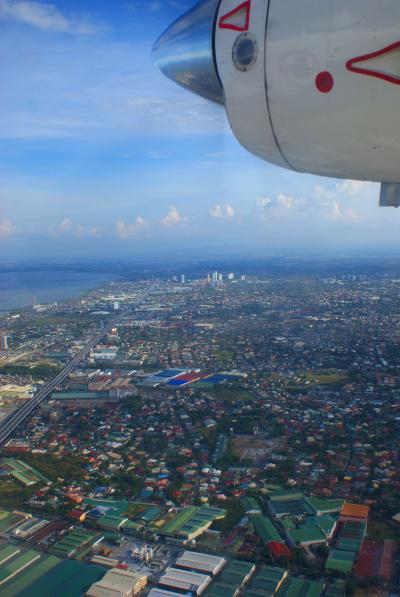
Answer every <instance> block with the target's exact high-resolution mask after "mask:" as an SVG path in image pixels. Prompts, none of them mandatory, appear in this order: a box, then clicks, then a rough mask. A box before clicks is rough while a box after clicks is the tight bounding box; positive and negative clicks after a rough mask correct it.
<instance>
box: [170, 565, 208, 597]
mask: <svg viewBox="0 0 400 597" xmlns="http://www.w3.org/2000/svg"><path fill="white" fill-rule="evenodd" d="M210 582H211V577H210V576H208V575H207V574H199V573H198V572H188V571H187V570H179V569H178V568H167V570H166V571H165V573H164V574H163V575H162V577H161V578H160V580H159V586H160V587H161V588H163V589H167V590H169V589H170V590H172V591H177V592H180V591H181V592H190V594H193V595H196V596H197V595H201V594H202V593H204V591H205V590H206V588H207V587H208V585H209V584H210Z"/></svg>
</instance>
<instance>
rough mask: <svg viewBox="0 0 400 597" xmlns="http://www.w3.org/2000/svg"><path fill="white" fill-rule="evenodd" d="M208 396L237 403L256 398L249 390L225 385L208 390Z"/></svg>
mask: <svg viewBox="0 0 400 597" xmlns="http://www.w3.org/2000/svg"><path fill="white" fill-rule="evenodd" d="M207 394H208V395H209V396H211V397H212V398H214V399H215V400H222V401H224V402H236V401H237V400H241V401H243V402H247V401H248V400H253V398H254V396H253V395H252V394H250V392H248V391H247V390H244V389H242V388H231V387H229V386H226V385H223V384H222V385H218V386H215V387H213V388H212V389H210V390H208V391H207Z"/></svg>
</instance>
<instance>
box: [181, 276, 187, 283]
mask: <svg viewBox="0 0 400 597" xmlns="http://www.w3.org/2000/svg"><path fill="white" fill-rule="evenodd" d="M185 282H186V278H185V274H181V284H185Z"/></svg>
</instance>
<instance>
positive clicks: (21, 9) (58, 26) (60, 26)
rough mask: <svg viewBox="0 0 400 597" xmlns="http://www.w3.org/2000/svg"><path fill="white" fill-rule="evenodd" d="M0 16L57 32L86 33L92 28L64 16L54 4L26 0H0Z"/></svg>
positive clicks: (91, 30)
mask: <svg viewBox="0 0 400 597" xmlns="http://www.w3.org/2000/svg"><path fill="white" fill-rule="evenodd" d="M0 18H1V19H3V20H11V21H16V22H19V23H23V24H25V25H29V26H31V27H34V28H35V29H40V30H42V31H54V32H58V33H75V34H87V33H93V32H94V28H93V26H92V25H89V24H88V23H84V22H81V21H79V20H76V19H74V18H69V17H66V16H65V15H64V14H63V13H62V12H61V11H60V10H59V9H58V8H57V7H56V6H54V4H46V3H44V2H30V1H28V0H15V1H12V0H0Z"/></svg>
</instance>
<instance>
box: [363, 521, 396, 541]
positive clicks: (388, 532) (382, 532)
mask: <svg viewBox="0 0 400 597" xmlns="http://www.w3.org/2000/svg"><path fill="white" fill-rule="evenodd" d="M399 526H400V525H399ZM367 536H368V537H369V538H370V539H376V540H378V541H384V540H385V539H393V540H394V541H399V540H400V528H399V529H396V528H395V527H394V526H392V525H391V524H389V523H387V522H384V521H381V520H371V521H369V523H368V530H367Z"/></svg>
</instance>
